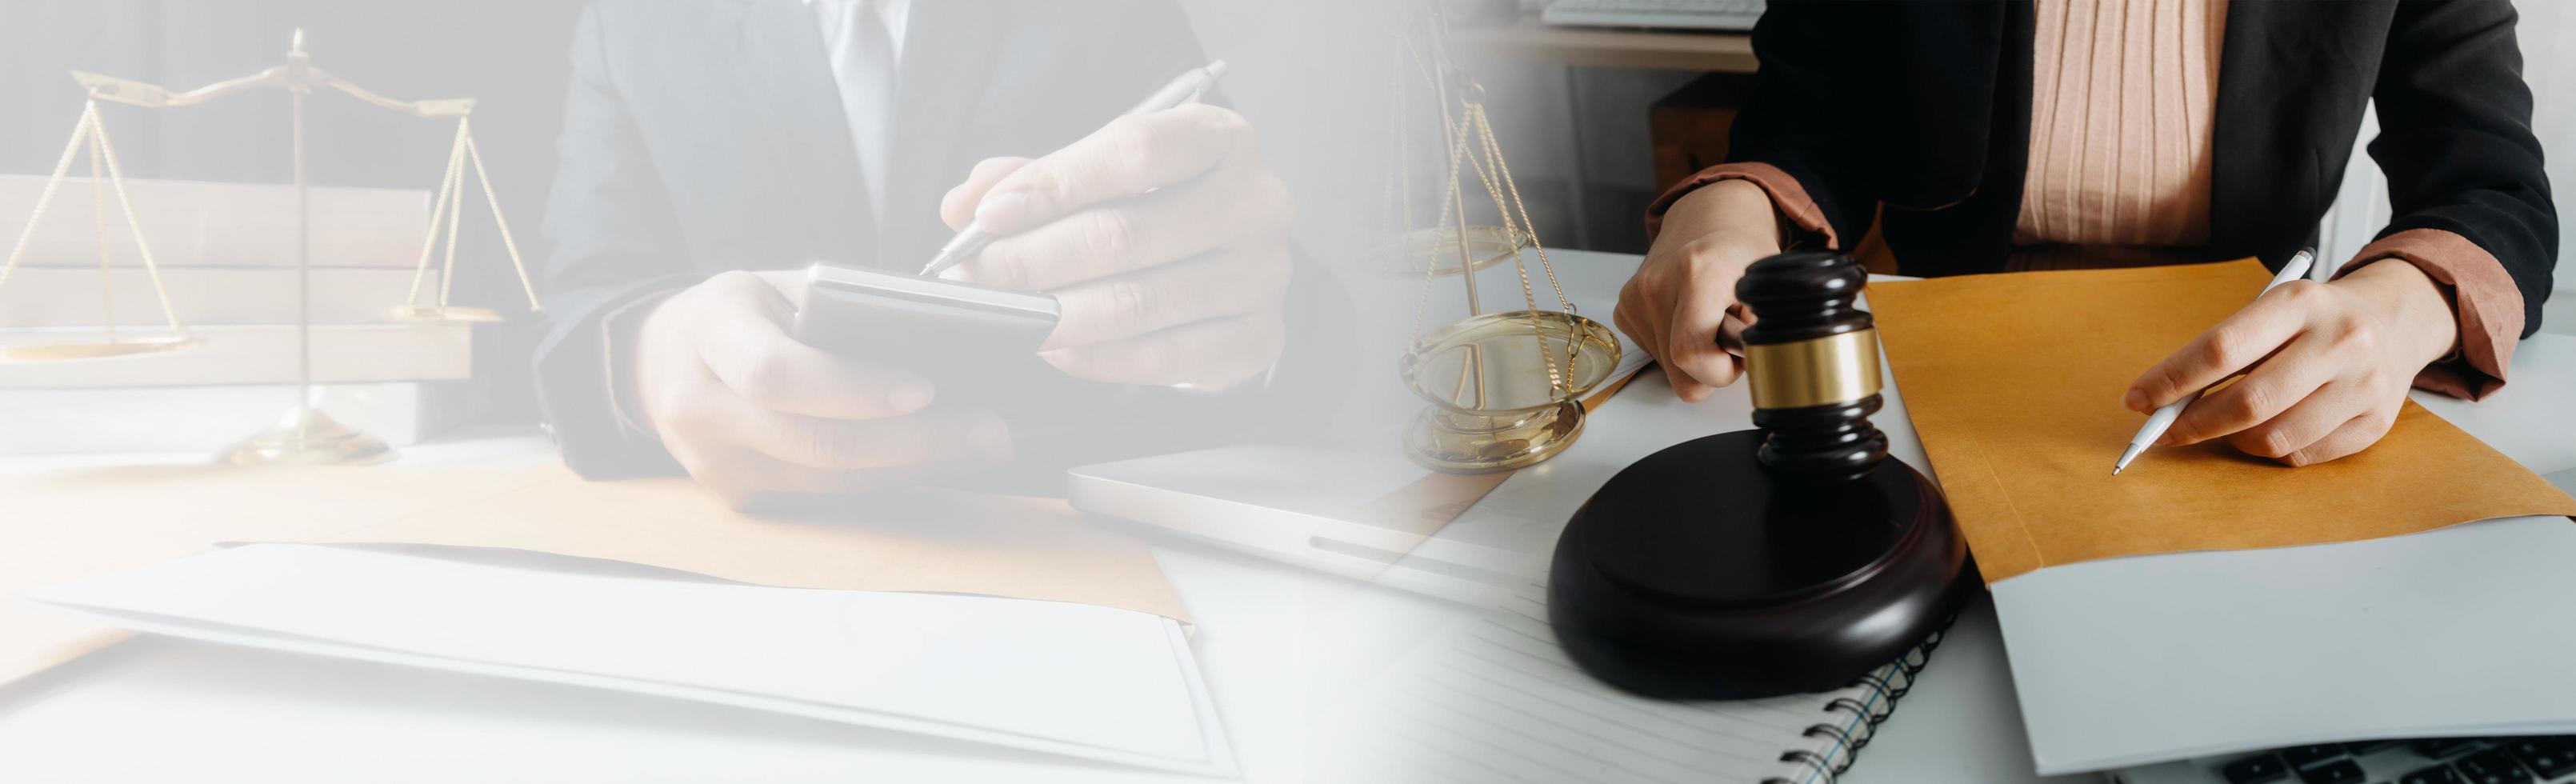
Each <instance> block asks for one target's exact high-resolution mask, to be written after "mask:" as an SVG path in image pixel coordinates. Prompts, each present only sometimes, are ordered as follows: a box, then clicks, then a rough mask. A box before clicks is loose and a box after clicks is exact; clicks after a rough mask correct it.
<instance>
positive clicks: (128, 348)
mask: <svg viewBox="0 0 2576 784" xmlns="http://www.w3.org/2000/svg"><path fill="white" fill-rule="evenodd" d="M205 342H206V341H205V339H204V338H196V337H189V336H186V335H167V336H162V337H154V338H136V339H133V340H115V341H109V342H106V343H26V344H16V345H0V362H81V361H87V360H102V359H126V358H131V357H148V356H152V355H155V354H175V353H178V352H181V351H186V350H188V349H192V348H196V347H197V346H199V345H202V344H204V343H205Z"/></svg>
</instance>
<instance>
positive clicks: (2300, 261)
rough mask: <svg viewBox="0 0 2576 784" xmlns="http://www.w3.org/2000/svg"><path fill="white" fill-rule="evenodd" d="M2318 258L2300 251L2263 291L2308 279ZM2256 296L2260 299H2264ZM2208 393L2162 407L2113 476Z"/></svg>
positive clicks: (2124, 453) (2113, 467)
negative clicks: (2311, 266) (2192, 403)
mask: <svg viewBox="0 0 2576 784" xmlns="http://www.w3.org/2000/svg"><path fill="white" fill-rule="evenodd" d="M2316 258H2317V253H2316V251H2315V250H2314V249H2312V248H2300V249H2299V252H2298V253H2297V254H2296V255H2293V256H2291V257H2290V262H2289V263H2287V264H2283V265H2281V271H2280V273H2278V274H2275V275H2273V276H2272V282H2270V283H2266V284H2263V291H2264V292H2266V293H2269V292H2270V291H2271V290H2273V289H2275V288H2279V287H2280V286H2281V284H2283V283H2288V282H2290V281H2294V280H2298V279H2300V278H2303V277H2307V275H2308V265H2309V264H2312V263H2314V262H2315V261H2316ZM2255 296H2256V297H2258V298H2259V297H2261V296H2262V295H2261V294H2256V295H2255ZM2206 391H2208V390H2200V391H2195V392H2193V393H2191V394H2188V395H2184V396H2182V399H2181V400H2176V401H2174V402H2171V403H2166V404H2164V405H2163V406H2161V407H2158V408H2157V409H2156V412H2155V413H2153V414H2149V415H2147V424H2146V426H2144V427H2140V428H2138V434H2137V435H2136V436H2133V437H2131V438H2130V439H2129V448H2128V449H2124V450H2121V451H2120V462H2117V463H2113V464H2111V475H2112V476H2119V475H2120V469H2124V468H2128V467H2129V461H2131V460H2136V459H2138V455H2141V454H2145V453H2146V451H2147V447H2148V446H2151V445H2153V444H2155V443H2156V439H2157V438H2158V437H2161V436H2163V435H2164V434H2165V429H2166V428H2169V427H2173V423H2174V420H2175V419H2178V418H2180V417H2181V416H2182V409H2183V407H2184V406H2188V405H2191V402H2192V401H2194V400H2199V399H2200V395H2201V392H2206Z"/></svg>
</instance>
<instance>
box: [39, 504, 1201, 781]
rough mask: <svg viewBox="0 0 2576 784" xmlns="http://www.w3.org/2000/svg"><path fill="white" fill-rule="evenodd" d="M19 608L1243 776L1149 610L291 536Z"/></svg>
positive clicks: (64, 588)
mask: <svg viewBox="0 0 2576 784" xmlns="http://www.w3.org/2000/svg"><path fill="white" fill-rule="evenodd" d="M20 598H22V599H24V600H27V601H32V602H35V603H38V604H41V605H46V606H50V607H54V608H58V609H62V610H67V611H71V612H74V613H79V614H83V615H88V616H93V617H97V618H101V619H104V620H106V621H108V622H110V623H114V624H117V625H119V626H123V627H126V628H130V629H135V630H138V631H144V632H152V633H159V634H169V635H175V636H180V637H189V638H195V639H201V640H209V641H214V642H221V643H230V644H237V645H247V646H253V647H260V648H270V649H276V650H283V651H291V652H298V653H308V654H318V655H325V656H337V657H345V658H353V659H362V660H369V661H378V662H388V663H394V664H402V665H411V666H421V667H429V668H435V669H442V670H454V671H460V672H470V673H480V674H489V675H499V676H504V677H513V678H524V679H528V680H537V681H547V682H554V683H565V684H574V685H581V686H590V687H598V688H606V689H614V690H619V691H628V692H637V693H643V694H653V695H660V696H666V697H675V698H680V699H688V700H697V701H703V702H709V703H717V704H723V705H731V706H739V707H745V708H752V709H758V710H765V711H774V712H779V713H787V714H795V715H800V716H808V717H813V718H819V719H826V720H831V721H839V722H847V723H850V724H856V725H862V726H868V727H877V728H883V729H888V730H895V731H901V732H912V733H919V734H922V735H927V736H934V737H940V738H952V739H960V740H967V741H973V742H981V743H988V744H992V745H995V746H1003V747H1010V748H1016V749H1026V750H1033V751H1039V752H1045V753H1053V754H1060V755H1065V756H1070V757H1077V758H1082V759H1090V760H1099V761H1105V762H1114V763H1120V764H1128V765H1135V766H1141V767H1147V768H1154V769H1160V770H1171V771H1181V772H1188V773H1200V774H1209V775H1233V774H1234V772H1235V763H1234V759H1233V754H1232V751H1231V750H1230V748H1229V746H1228V744H1227V742H1226V737H1225V734H1224V731H1223V728H1222V727H1220V726H1219V724H1218V721H1217V714H1216V711H1215V706H1214V705H1213V703H1211V702H1210V700H1209V698H1208V694H1207V688H1206V685H1205V683H1204V681H1203V680H1202V679H1201V678H1200V675H1199V672H1198V665H1197V663H1196V661H1195V660H1194V658H1193V657H1192V655H1191V652H1190V649H1189V644H1188V642H1187V640H1186V639H1185V638H1184V637H1183V635H1182V632H1181V628H1180V625H1179V624H1178V623H1177V622H1175V621H1173V620H1171V619H1168V618H1163V617H1160V616H1155V615H1151V614H1147V613H1140V612H1134V611H1129V610H1120V609H1113V608H1107V607H1096V606H1091V605H1082V604H1071V603H1065V602H1047V601H1031V600H1023V599H1003V598H994V597H985V596H966V595H955V594H929V593H899V592H866V591H832V590H811V589H798V588H770V587H763V586H753V585H742V584H736V583H726V582H717V581H707V580H691V579H657V578H654V577H645V576H627V575H623V574H602V573H596V572H583V571H559V570H549V569H540V568H529V567H526V566H521V565H516V564H513V565H506V566H505V565H497V564H492V563H477V562H469V561H462V560H449V559H444V558H435V557H427V556H422V555H415V554H409V553H397V552H388V551H383V550H375V549H359V548H342V547H326V546H313V545H286V544H262V545H250V546H245V547H239V548H235V549H231V550H224V551H218V552H212V553H208V554H205V555H199V556H194V557H190V558H186V559H182V560H179V561H174V562H170V563H165V564H160V565H157V566H151V567H146V568H143V569H136V570H132V571H128V572H122V573H118V574H113V575H108V576H105V577H98V578H93V579H88V580H80V581H76V582H71V583H65V584H60V585H54V586H49V587H46V588H42V589H38V590H35V591H30V592H27V593H24V594H22V595H21V597H20Z"/></svg>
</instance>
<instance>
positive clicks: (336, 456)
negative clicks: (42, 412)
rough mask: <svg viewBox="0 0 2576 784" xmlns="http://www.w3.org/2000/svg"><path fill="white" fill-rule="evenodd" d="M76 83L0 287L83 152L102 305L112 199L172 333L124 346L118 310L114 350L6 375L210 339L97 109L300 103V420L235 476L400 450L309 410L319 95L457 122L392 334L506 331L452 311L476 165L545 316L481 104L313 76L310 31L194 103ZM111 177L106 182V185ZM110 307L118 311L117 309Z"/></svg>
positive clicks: (150, 89) (79, 352) (38, 355)
mask: <svg viewBox="0 0 2576 784" xmlns="http://www.w3.org/2000/svg"><path fill="white" fill-rule="evenodd" d="M72 80H73V81H75V82H77V83H79V84H80V86H81V87H82V88H83V89H85V90H86V91H87V93H88V98H87V103H86V104H85V105H84V106H83V107H82V110H81V116H80V121H79V123H78V124H76V125H75V126H73V128H72V136H71V141H70V142H69V143H68V144H66V145H65V146H64V148H63V154H62V157H61V159H60V160H58V161H57V162H56V163H55V164H54V171H53V176H52V177H51V178H50V179H48V180H46V182H45V188H44V191H43V193H42V194H41V195H40V196H38V197H37V200H36V209H35V214H33V215H30V216H28V218H27V226H26V228H25V229H24V230H23V231H21V232H20V233H19V235H18V241H17V244H16V245H15V246H13V247H12V248H11V250H10V252H9V258H8V261H7V263H6V264H5V265H0V287H5V286H7V285H8V282H9V276H10V273H11V272H14V271H15V270H16V269H17V268H18V264H19V262H20V261H21V260H22V258H21V257H23V256H24V255H26V250H27V242H28V239H29V238H31V237H32V236H34V234H35V231H36V229H37V227H38V226H39V225H40V224H41V222H42V220H43V219H44V216H45V211H46V209H47V208H48V207H50V206H52V204H53V199H54V196H55V194H56V192H57V191H59V190H60V189H61V186H62V184H63V179H64V177H65V175H66V174H68V173H69V172H70V171H71V165H72V160H73V159H74V158H76V157H79V155H80V153H81V152H82V151H83V149H86V150H87V151H88V153H89V166H90V189H91V201H92V208H93V210H94V211H95V213H96V217H97V231H98V238H99V258H98V263H99V273H100V280H99V285H100V287H101V289H102V293H103V294H104V293H106V292H105V291H104V289H105V288H106V287H107V286H108V285H109V280H110V278H109V276H108V270H109V258H108V255H109V254H108V240H107V238H108V209H107V199H108V195H109V194H110V193H113V194H114V196H115V199H116V201H117V204H118V206H119V207H121V208H122V212H123V214H124V217H125V226H126V229H127V230H128V231H130V232H132V233H133V238H134V246H135V250H136V254H135V255H136V256H138V257H140V261H141V262H142V264H143V269H144V271H145V273H146V275H147V277H148V278H149V279H150V280H151V281H152V287H153V290H154V291H153V293H154V294H155V295H157V297H158V298H159V301H160V305H161V315H162V318H163V319H164V320H165V321H166V322H167V323H168V327H169V331H168V333H167V334H164V335H156V336H150V337H128V336H124V335H121V334H119V332H118V329H117V326H116V314H115V312H114V309H113V305H112V304H111V305H109V310H108V312H107V313H106V325H107V328H106V338H105V340H103V341H100V342H88V343H35V344H13V345H0V363H7V362H77V361H108V360H121V359H137V360H139V359H143V358H148V357H152V356H156V355H164V354H169V353H172V352H178V351H186V350H189V349H192V348H195V347H197V346H198V345H200V344H202V343H203V342H204V339H202V338H198V337H195V336H193V335H191V334H190V332H189V330H188V327H187V325H185V324H182V323H180V321H179V316H178V311H177V309H176V308H174V307H172V305H171V298H170V292H169V290H168V289H167V287H165V286H164V285H163V284H162V282H161V270H160V266H159V264H157V263H156V262H155V261H154V260H153V258H152V247H151V244H150V243H148V242H146V241H145V239H144V236H143V227H142V219H141V218H139V217H138V216H137V215H136V214H135V210H134V203H133V200H132V199H130V198H128V197H127V195H126V192H125V178H124V174H123V172H122V171H121V170H120V169H119V167H118V166H117V160H116V147H115V145H114V144H113V143H112V142H111V141H110V140H109V137H108V132H107V125H106V122H105V120H104V119H103V117H102V116H101V114H100V112H99V102H100V101H108V102H113V103H120V104H126V105H131V106H140V107H144V108H150V109H171V108H181V107H189V106H196V105H199V104H203V103H207V102H210V101H213V100H215V99H218V98H222V97H225V96H228V95H233V94H236V93H241V92H245V91H249V90H255V89H264V88H276V89H283V90H285V91H286V92H287V94H288V95H289V96H291V97H292V99H293V107H294V109H293V111H294V117H293V124H292V128H293V134H294V139H293V143H294V169H295V202H296V216H295V226H296V234H297V241H296V253H295V268H296V313H295V328H296V351H297V359H296V390H297V398H296V401H295V405H294V407H293V408H290V409H288V410H287V411H286V412H285V413H284V414H283V415H281V416H280V417H279V418H278V420H277V421H276V422H275V423H273V424H271V425H270V426H269V427H267V428H266V429H263V430H261V431H259V432H257V433H254V434H251V435H250V436H249V437H247V438H245V439H243V440H242V441H241V442H239V443H237V444H235V445H234V446H233V447H231V448H229V449H227V450H225V452H224V453H223V454H222V455H220V456H219V459H221V460H223V461H225V462H229V463H235V464H299V465H316V464H348V463H368V462H375V461H379V460H383V459H386V458H388V457H391V456H392V450H391V449H390V448H389V447H387V446H386V445H385V443H384V442H383V441H381V440H378V439H376V438H374V437H371V436H368V435H367V434H365V433H360V432H357V431H355V430H352V429H349V428H348V427H346V426H343V425H341V424H340V423H338V422H334V421H332V420H331V418H330V417H329V416H326V415H324V414H323V413H322V412H321V411H318V410H316V409H314V408H313V406H312V401H313V389H312V387H313V355H312V338H313V326H312V320H311V313H310V310H311V308H310V305H311V301H310V295H309V289H310V283H311V274H312V268H313V258H312V227H311V225H310V219H311V204H310V196H309V193H308V188H307V184H306V180H305V161H304V146H305V145H304V133H305V123H304V100H305V97H306V96H308V95H310V94H311V93H312V92H313V91H314V90H315V89H316V88H325V87H327V88H330V89H332V90H336V91H339V92H341V93H345V94H347V95H349V96H352V97H355V98H357V99H358V100H361V101H365V102H367V103H370V104H374V105H376V106H380V107H384V108H386V109H390V110H393V111H397V112H403V113H406V114H411V115H413V116H417V117H424V118H448V117H453V118H456V140H455V142H454V143H453V144H451V145H450V146H449V149H448V153H447V170H446V174H445V175H444V176H443V177H442V178H441V181H440V183H439V190H438V195H437V196H436V197H435V199H434V201H433V204H434V206H433V207H432V209H431V212H430V217H429V231H428V232H426V234H427V236H426V237H424V238H423V240H422V243H421V249H420V263H419V265H418V266H417V268H416V269H415V270H414V271H413V274H412V285H411V292H410V294H409V295H407V296H406V297H405V298H404V299H403V301H402V302H401V303H400V304H397V305H394V306H393V307H390V308H388V309H386V311H385V317H386V318H387V320H389V321H393V322H408V323H422V324H434V323H456V322H488V321H499V320H501V315H500V314H499V313H498V312H495V311H493V310H491V309H488V308H478V307H467V306H460V305H453V304H450V302H449V293H450V291H451V290H452V288H453V286H454V285H455V280H456V277H455V272H456V235H457V227H458V224H459V223H460V222H461V219H462V217H463V214H464V192H465V180H464V175H465V168H466V166H467V164H469V163H470V164H471V165H472V167H473V169H474V177H475V180H476V181H477V182H478V183H480V184H481V185H482V190H483V198H484V202H485V204H486V205H487V206H488V207H490V209H491V212H492V222H493V225H494V226H495V227H496V228H497V229H498V230H499V232H500V236H501V244H502V247H503V248H504V249H506V250H507V251H508V252H509V256H510V264H511V266H512V267H513V268H514V269H516V270H517V272H518V275H519V286H520V289H521V290H522V291H524V292H525V293H526V294H527V297H528V308H529V309H530V310H531V311H535V310H538V309H539V305H538V301H537V293H536V287H535V285H534V284H533V283H531V282H530V281H529V279H528V270H527V265H526V264H525V263H523V262H522V261H521V260H520V256H519V246H518V243H517V242H516V241H515V240H513V239H512V238H511V236H510V224H509V221H508V220H507V219H506V218H504V217H502V214H501V203H500V199H499V197H498V196H496V195H495V194H494V192H493V189H492V178H491V175H490V174H488V173H486V172H485V170H484V167H483V155H482V153H481V152H480V151H479V150H477V149H476V148H475V146H474V135H473V127H472V124H471V116H470V115H471V114H472V113H473V111H474V100H473V99H471V98H455V99H444V100H426V101H397V100H394V99H391V98H387V97H384V96H382V95H378V94H376V93H374V92H371V91H368V90H367V89H365V88H362V87H359V86H357V85H356V84H352V83H350V82H349V81H347V80H345V79H342V78H340V77H339V76H336V75H334V74H332V73H330V72H329V71H325V70H322V69H321V68H319V67H316V66H314V65H313V58H312V56H311V55H310V54H307V53H306V52H305V51H304V31H303V30H297V31H295V37H294V40H293V42H292V43H291V45H290V47H289V50H288V52H287V53H286V63H285V64H283V65H278V66H273V67H270V68H267V69H265V70H262V71H260V72H258V73H254V74H250V75H247V76H242V77H239V78H234V79H228V80H225V81H221V82H216V83H214V84H210V85H207V86H204V87H200V88H197V89H195V90H190V91H187V92H172V91H170V90H169V89H167V88H164V87H161V86H159V85H154V84H147V83H144V82H138V81H133V80H129V79H120V78H117V77H113V76H104V75H100V74H93V73H85V72H81V71H73V72H72ZM102 175H103V176H102ZM442 222H443V223H445V224H446V226H445V229H444V231H445V235H446V237H445V245H446V253H445V256H444V258H443V261H442V262H441V268H442V270H443V271H442V272H441V274H440V278H439V285H438V291H437V294H436V297H435V298H430V297H429V296H428V293H427V292H425V291H423V289H424V288H425V286H424V284H425V282H426V281H427V280H428V275H429V268H430V263H431V260H432V259H433V258H435V257H437V256H438V254H437V250H438V247H439V245H440V236H439V235H440V233H441V228H440V224H441V223H442ZM111 301H112V300H111Z"/></svg>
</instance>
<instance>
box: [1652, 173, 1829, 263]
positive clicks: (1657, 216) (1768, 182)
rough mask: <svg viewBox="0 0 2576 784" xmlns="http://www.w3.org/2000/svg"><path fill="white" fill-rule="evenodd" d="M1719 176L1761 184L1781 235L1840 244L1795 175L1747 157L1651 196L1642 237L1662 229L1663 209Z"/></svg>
mask: <svg viewBox="0 0 2576 784" xmlns="http://www.w3.org/2000/svg"><path fill="white" fill-rule="evenodd" d="M1723 180H1747V181H1750V182H1752V183H1753V184H1755V185H1758V186H1761V187H1762V192H1763V193H1765V194H1769V195H1770V196H1771V206H1772V208H1773V211H1775V212H1777V213H1778V214H1779V216H1780V222H1781V224H1782V226H1781V230H1780V235H1781V236H1782V237H1784V238H1791V239H1794V238H1797V237H1800V236H1814V237H1818V238H1820V239H1822V240H1823V241H1824V244H1825V247H1829V248H1831V247H1841V244H1840V243H1838V242H1837V241H1836V240H1837V238H1836V237H1835V236H1834V225H1833V224H1832V223H1828V222H1826V221H1825V211H1824V209H1823V208H1821V207H1817V206H1816V202H1815V200H1814V199H1810V198H1807V188H1806V186H1804V185H1800V184H1798V178H1796V177H1791V176H1789V173H1788V172H1784V171H1781V170H1780V167H1777V166H1773V165H1771V164H1767V163H1757V162H1750V161H1748V162H1743V163H1722V164H1718V165H1716V166H1711V167H1708V168H1706V169H1702V170H1700V172H1699V173H1698V174H1693V175H1691V176H1689V177H1687V178H1684V179H1683V180H1682V181H1681V182H1679V183H1676V184H1674V185H1673V187H1672V188H1671V189H1670V190H1666V191H1664V195H1662V196H1658V197H1655V201H1654V203H1653V204H1649V205H1646V239H1647V240H1649V241H1652V240H1653V239H1654V238H1655V235H1656V234H1658V233H1661V232H1662V231H1663V230H1664V211H1665V210H1669V209H1672V207H1673V202H1677V201H1680V200H1681V198H1682V197H1683V196H1688V195H1690V192H1691V191H1695V190H1699V189H1701V188H1704V187H1708V185H1709V184H1710V183H1714V182H1719V181H1723ZM1792 244H1794V243H1792V242H1787V241H1784V242H1782V243H1781V245H1782V246H1783V247H1787V246H1789V245H1792Z"/></svg>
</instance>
